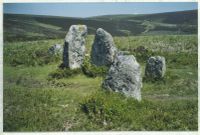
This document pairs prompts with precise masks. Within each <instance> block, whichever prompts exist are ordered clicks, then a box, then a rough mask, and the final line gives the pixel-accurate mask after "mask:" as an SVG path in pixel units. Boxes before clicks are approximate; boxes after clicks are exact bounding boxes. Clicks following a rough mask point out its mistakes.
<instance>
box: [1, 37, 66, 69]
mask: <svg viewBox="0 0 200 135" xmlns="http://www.w3.org/2000/svg"><path fill="white" fill-rule="evenodd" d="M48 47H49V46H48V44H47V43H45V42H42V41H39V42H38V44H35V45H34V46H33V45H31V42H30V43H27V44H26V43H25V42H19V43H18V44H16V45H15V44H14V45H11V44H7V45H6V46H5V47H4V63H6V64H9V65H11V66H19V65H25V66H37V65H40V66H42V65H45V64H49V63H53V62H58V61H60V60H61V57H62V56H61V54H56V55H52V54H50V53H49V52H48Z"/></svg>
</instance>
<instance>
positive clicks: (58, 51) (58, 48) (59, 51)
mask: <svg viewBox="0 0 200 135" xmlns="http://www.w3.org/2000/svg"><path fill="white" fill-rule="evenodd" d="M48 52H49V53H50V54H52V55H57V54H62V52H63V47H62V45H60V44H55V45H53V46H51V47H50V48H49V50H48Z"/></svg>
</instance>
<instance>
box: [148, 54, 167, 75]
mask: <svg viewBox="0 0 200 135" xmlns="http://www.w3.org/2000/svg"><path fill="white" fill-rule="evenodd" d="M165 71H166V65H165V58H164V57H161V56H155V57H150V58H149V59H148V61H147V64H146V68H145V76H146V77H148V78H152V79H159V78H162V77H163V76H164V75H165Z"/></svg>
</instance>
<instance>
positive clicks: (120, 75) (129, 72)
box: [102, 55, 142, 100]
mask: <svg viewBox="0 0 200 135" xmlns="http://www.w3.org/2000/svg"><path fill="white" fill-rule="evenodd" d="M102 87H103V88H105V89H108V90H112V91H115V92H121V93H123V94H125V95H126V96H131V97H134V98H135V99H137V100H141V87H142V78H141V69H140V65H139V63H138V62H137V61H136V59H135V57H134V56H133V55H118V56H117V57H116V59H115V61H114V63H113V64H112V65H111V67H110V69H109V71H108V74H107V76H106V79H105V80H104V82H103V84H102Z"/></svg>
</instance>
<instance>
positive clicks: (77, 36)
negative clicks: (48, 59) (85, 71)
mask: <svg viewBox="0 0 200 135" xmlns="http://www.w3.org/2000/svg"><path fill="white" fill-rule="evenodd" d="M86 35H87V26H86V25H72V26H71V27H70V29H69V31H68V33H67V35H66V37H65V44H64V51H63V66H64V67H69V68H70V69H75V68H80V67H81V64H82V63H83V59H84V55H85V37H86Z"/></svg>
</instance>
